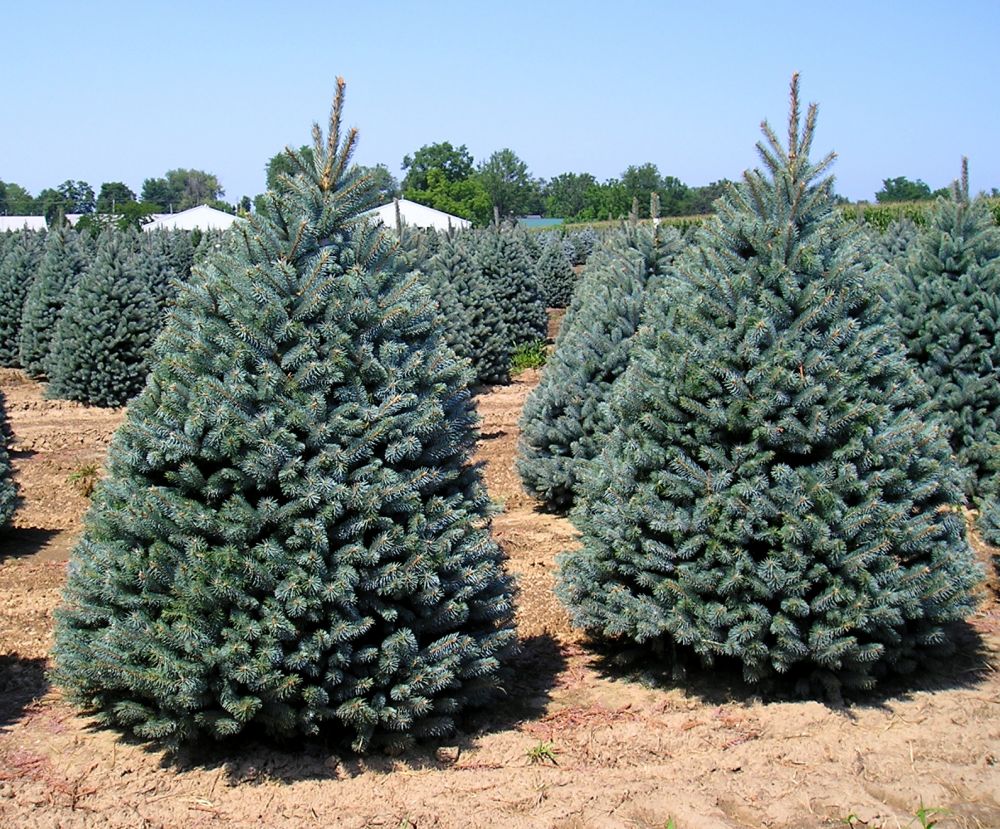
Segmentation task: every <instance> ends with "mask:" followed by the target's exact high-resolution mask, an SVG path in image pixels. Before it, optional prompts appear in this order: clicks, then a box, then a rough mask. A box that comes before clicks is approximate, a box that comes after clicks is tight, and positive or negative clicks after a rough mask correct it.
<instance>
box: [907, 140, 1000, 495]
mask: <svg viewBox="0 0 1000 829" xmlns="http://www.w3.org/2000/svg"><path fill="white" fill-rule="evenodd" d="M896 307H897V315H898V321H899V326H900V329H901V330H902V332H903V336H904V338H905V340H906V344H907V348H908V352H909V356H910V359H911V360H913V361H914V362H915V363H916V365H917V367H918V370H919V372H920V375H921V377H922V378H923V380H924V382H925V383H927V385H928V387H929V388H930V390H931V395H932V397H933V398H934V402H935V403H936V404H937V406H938V408H939V410H940V412H941V415H942V418H943V419H944V421H945V423H947V424H948V426H949V427H950V428H951V446H952V449H953V451H954V452H955V456H956V457H957V459H958V462H959V464H960V465H961V466H962V467H963V468H964V469H965V470H966V471H967V472H968V477H967V479H966V493H967V494H968V495H970V496H972V497H973V498H979V497H982V496H985V495H990V494H991V492H989V489H990V485H991V482H993V481H994V478H995V473H996V472H997V471H998V470H1000V383H998V382H997V370H998V367H1000V336H998V332H1000V228H998V227H997V226H996V225H995V223H994V222H993V216H992V213H991V212H990V205H989V203H988V202H987V201H986V200H985V199H982V198H979V199H970V198H969V180H968V166H967V164H966V162H965V160H964V159H963V161H962V177H961V180H960V181H959V182H958V183H956V185H955V188H954V194H953V197H952V198H951V199H944V198H942V199H939V200H938V201H937V204H936V205H935V207H934V210H933V211H932V213H931V216H930V217H929V220H928V225H927V227H926V228H925V229H924V231H923V233H922V234H921V235H920V237H919V239H918V242H917V244H916V246H915V249H914V251H913V254H912V256H911V257H909V259H908V260H906V267H905V270H904V274H903V278H902V280H901V281H900V282H899V286H898V289H897V295H896Z"/></svg>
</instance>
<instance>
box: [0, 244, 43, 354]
mask: <svg viewBox="0 0 1000 829" xmlns="http://www.w3.org/2000/svg"><path fill="white" fill-rule="evenodd" d="M44 239H45V237H44V234H39V233H36V232H35V231H33V230H22V231H20V232H18V233H15V234H13V235H12V237H11V239H10V240H9V241H8V243H7V250H6V255H5V256H4V257H3V260H2V261H0V366H18V365H20V362H19V351H20V337H21V314H22V313H23V312H24V300H25V297H26V296H27V294H28V288H29V286H30V285H31V283H32V281H33V280H34V278H35V272H36V271H37V269H38V264H39V260H40V259H41V250H42V245H43V244H44Z"/></svg>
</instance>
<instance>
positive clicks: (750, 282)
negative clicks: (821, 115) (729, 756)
mask: <svg viewBox="0 0 1000 829" xmlns="http://www.w3.org/2000/svg"><path fill="white" fill-rule="evenodd" d="M797 87H798V83H797V77H796V78H793V83H792V108H791V117H790V126H789V143H788V147H787V149H785V148H783V147H782V146H781V144H780V142H779V141H778V139H777V138H776V137H775V135H774V133H773V132H772V131H771V130H770V128H769V127H768V126H767V125H766V124H765V125H764V135H765V137H766V142H762V143H761V144H759V145H758V148H759V151H760V154H761V157H762V159H763V161H764V164H765V165H766V167H767V173H762V172H759V171H758V172H750V173H747V174H746V175H745V177H744V181H743V182H742V183H741V184H740V185H739V186H738V187H734V188H731V189H730V190H729V192H728V193H727V194H726V195H725V196H724V197H723V198H722V199H721V200H720V201H718V202H716V205H717V208H718V211H719V214H718V218H717V220H714V221H711V222H708V223H707V224H706V226H705V228H704V229H703V230H702V232H701V233H700V237H699V238H700V243H701V244H700V248H699V249H698V250H697V251H696V252H694V253H693V255H692V256H691V258H690V260H688V258H687V257H685V258H684V261H683V262H682V267H681V270H682V271H683V272H685V274H686V276H687V278H688V279H689V281H690V283H691V287H692V291H693V294H692V295H691V297H690V299H689V300H688V301H686V302H684V303H672V302H669V301H668V302H660V301H658V299H659V297H661V296H665V295H666V296H669V291H668V292H663V293H660V294H658V295H657V296H655V297H653V298H652V299H651V301H650V305H649V306H648V310H647V314H648V316H647V320H646V322H647V323H648V324H644V326H643V328H642V330H641V332H640V334H639V341H638V343H637V346H636V349H635V351H634V353H633V358H632V362H631V364H630V366H629V369H628V371H627V373H626V374H625V376H624V377H623V378H622V382H621V385H620V386H619V392H618V393H616V396H615V402H614V412H615V415H616V419H617V420H618V422H619V426H618V428H616V430H615V432H614V433H613V435H612V436H611V439H610V440H609V442H608V445H607V446H606V448H605V450H604V451H603V452H602V454H601V456H600V458H599V460H598V461H597V462H596V463H595V464H594V465H593V466H592V467H591V469H592V476H591V477H590V478H589V479H588V481H587V482H586V484H585V488H584V489H585V492H584V497H583V498H582V505H581V508H580V509H579V510H578V512H577V513H576V516H575V520H576V522H577V526H578V528H579V529H580V531H581V533H582V547H581V549H580V550H579V551H577V552H571V553H567V554H565V555H564V556H563V557H562V558H561V559H560V572H559V574H558V593H559V595H560V596H561V598H562V599H563V601H564V602H565V603H566V605H567V607H568V608H569V610H570V613H571V616H572V618H573V620H574V621H575V623H576V624H578V625H580V626H581V627H584V628H586V629H588V630H590V631H593V632H595V633H597V634H601V635H604V636H607V637H611V638H613V639H619V638H620V639H623V640H632V641H633V642H641V643H647V644H650V645H653V646H655V647H656V648H658V649H660V652H661V653H662V652H664V651H669V650H675V651H677V652H680V653H683V652H685V651H687V652H692V651H693V653H694V654H696V655H697V656H698V657H699V658H700V659H701V661H702V662H703V663H705V664H709V665H710V664H712V663H713V662H714V661H715V660H717V659H721V658H729V659H732V660H735V661H736V662H737V664H741V665H742V669H743V673H744V676H745V678H746V679H747V680H748V681H751V682H752V681H759V680H763V679H765V678H771V677H774V676H775V675H777V674H785V673H789V674H793V675H797V676H798V678H799V679H800V680H801V681H802V682H803V684H809V683H811V682H819V683H823V684H826V685H827V686H829V685H834V686H837V687H839V686H840V685H841V684H844V685H855V686H864V687H866V686H869V685H871V684H872V683H873V682H874V680H875V678H876V676H877V675H878V674H879V673H880V672H881V671H882V670H883V669H885V668H890V667H891V668H894V669H897V670H900V671H903V670H907V669H910V668H912V667H913V665H914V662H915V660H916V658H917V657H919V656H921V655H926V653H927V652H928V651H927V649H928V647H929V646H931V645H938V644H941V643H943V642H944V641H945V633H944V630H943V626H944V625H945V624H946V623H947V622H950V621H952V620H955V619H960V618H962V617H963V616H964V615H965V614H967V613H968V612H969V611H970V609H971V606H972V601H971V599H970V589H971V587H972V585H973V583H974V581H975V578H976V568H975V565H974V564H973V560H972V556H971V552H970V550H969V547H968V544H967V543H966V541H965V538H964V534H963V521H962V519H961V516H960V515H959V514H957V512H956V510H955V509H954V506H955V504H957V503H958V502H959V501H960V499H961V491H960V487H959V479H958V474H957V471H956V470H955V468H954V466H953V465H952V464H951V461H950V452H949V449H948V445H947V440H946V438H945V437H944V434H943V432H942V431H941V430H940V428H939V426H938V425H937V424H936V422H935V421H934V420H933V419H932V418H931V417H929V412H928V404H927V394H926V390H925V388H924V386H923V384H921V383H920V381H919V378H918V377H917V376H916V374H915V371H914V369H913V367H912V366H911V364H910V363H909V362H908V361H907V360H906V356H905V351H904V349H903V348H902V347H901V344H900V343H899V340H898V339H897V336H898V335H897V334H896V332H895V329H894V328H893V326H892V325H891V316H890V314H889V311H888V309H887V307H886V305H885V302H884V301H883V300H882V298H881V294H880V289H881V288H882V285H881V281H880V278H879V276H878V274H877V273H873V272H872V271H871V269H870V268H869V266H868V263H869V261H870V256H869V255H868V254H867V253H866V252H865V251H864V250H862V249H861V248H860V247H859V245H860V246H863V245H864V244H866V242H865V238H864V237H863V236H859V235H858V232H857V229H856V228H852V227H850V226H849V225H848V224H847V223H844V222H842V221H841V220H840V219H839V217H838V215H837V213H836V211H835V210H834V209H833V203H832V198H831V183H832V179H830V178H822V176H823V174H824V172H825V170H826V168H827V167H828V165H829V164H830V162H831V161H832V156H829V157H827V158H826V159H825V160H823V161H821V162H819V163H818V164H817V163H813V162H811V161H810V160H809V150H810V146H811V144H812V139H813V132H814V128H815V118H816V109H815V107H814V106H811V107H810V108H809V112H808V115H807V117H806V120H805V125H804V128H800V117H799V110H798V95H797V91H798V90H797Z"/></svg>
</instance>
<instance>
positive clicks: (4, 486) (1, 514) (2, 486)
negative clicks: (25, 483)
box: [0, 392, 17, 528]
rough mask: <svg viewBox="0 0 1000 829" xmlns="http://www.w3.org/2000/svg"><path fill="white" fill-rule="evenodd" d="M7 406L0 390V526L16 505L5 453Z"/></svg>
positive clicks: (8, 459)
mask: <svg viewBox="0 0 1000 829" xmlns="http://www.w3.org/2000/svg"><path fill="white" fill-rule="evenodd" d="M7 433H8V426H7V406H6V403H5V401H4V397H3V392H0V528H3V527H6V526H7V524H9V523H10V519H11V518H12V517H13V516H14V509H15V508H16V507H17V487H15V486H14V481H13V479H12V477H11V468H10V455H8V454H7Z"/></svg>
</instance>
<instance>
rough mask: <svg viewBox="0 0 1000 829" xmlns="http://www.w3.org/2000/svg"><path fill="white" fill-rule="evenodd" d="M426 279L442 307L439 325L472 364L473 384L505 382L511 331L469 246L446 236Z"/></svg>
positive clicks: (431, 263) (507, 375) (508, 369)
mask: <svg viewBox="0 0 1000 829" xmlns="http://www.w3.org/2000/svg"><path fill="white" fill-rule="evenodd" d="M427 277H428V281H429V284H430V286H431V290H432V293H433V294H434V297H435V299H436V300H437V302H438V305H439V306H440V308H441V317H442V318H441V321H440V323H439V325H440V329H441V331H442V333H443V334H444V337H445V339H446V340H447V342H448V345H449V346H451V347H452V349H454V351H455V353H456V354H458V355H459V356H460V357H464V358H466V359H468V360H469V361H470V362H471V364H472V370H473V372H474V373H475V378H476V382H478V383H506V382H508V380H509V379H510V357H511V338H510V334H509V332H508V331H507V326H506V324H505V323H504V321H503V315H502V311H501V308H500V303H499V300H498V299H497V297H496V294H495V293H494V291H493V287H492V286H491V285H490V283H489V282H488V281H487V280H486V278H485V277H484V276H483V274H482V271H480V269H479V265H478V264H477V262H476V258H475V253H474V251H472V250H470V245H469V244H463V243H462V242H460V241H458V240H455V239H448V240H446V241H445V242H444V243H442V245H441V247H440V249H439V250H438V252H437V253H436V254H435V255H434V257H433V258H432V259H431V260H430V262H429V265H428V270H427Z"/></svg>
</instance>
